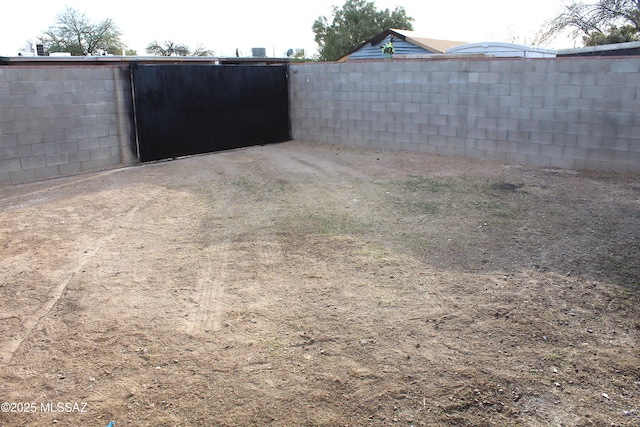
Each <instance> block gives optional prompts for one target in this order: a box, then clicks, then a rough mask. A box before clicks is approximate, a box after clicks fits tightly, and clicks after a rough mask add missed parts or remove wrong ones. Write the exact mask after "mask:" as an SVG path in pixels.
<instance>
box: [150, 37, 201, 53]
mask: <svg viewBox="0 0 640 427" xmlns="http://www.w3.org/2000/svg"><path fill="white" fill-rule="evenodd" d="M146 51H147V53H149V54H151V55H157V56H187V55H189V54H190V53H191V51H190V50H189V46H187V45H184V44H178V43H174V42H173V41H171V40H166V41H165V42H164V44H160V43H158V42H157V41H156V40H154V41H152V42H151V43H149V45H148V46H147V48H146Z"/></svg>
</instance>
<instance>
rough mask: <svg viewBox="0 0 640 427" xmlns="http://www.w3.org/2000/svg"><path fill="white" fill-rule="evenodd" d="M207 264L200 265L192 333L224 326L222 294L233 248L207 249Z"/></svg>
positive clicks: (214, 329)
mask: <svg viewBox="0 0 640 427" xmlns="http://www.w3.org/2000/svg"><path fill="white" fill-rule="evenodd" d="M205 251H206V258H205V260H204V263H205V265H204V266H202V265H200V269H199V274H198V279H197V288H196V295H195V297H194V301H195V303H196V309H195V314H194V316H192V317H191V318H192V319H194V320H193V322H191V324H190V325H189V328H188V330H189V332H191V333H192V334H200V333H206V332H210V331H219V330H220V328H221V327H222V296H223V294H224V283H225V281H226V279H227V277H228V272H227V268H228V265H229V257H230V255H229V254H230V253H231V248H230V247H229V245H222V246H221V247H218V248H214V247H208V248H206V249H205Z"/></svg>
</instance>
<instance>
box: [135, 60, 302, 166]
mask: <svg viewBox="0 0 640 427" xmlns="http://www.w3.org/2000/svg"><path fill="white" fill-rule="evenodd" d="M131 76H132V77H131V78H132V84H133V95H134V109H135V124H136V137H137V144H138V154H139V157H140V161H142V162H147V161H152V160H160V159H167V158H171V157H177V156H184V155H190V154H200V153H208V152H212V151H219V150H227V149H231V148H239V147H247V146H250V145H257V144H266V143H271V142H283V141H288V140H289V139H291V138H290V134H291V132H290V126H289V85H288V81H287V66H286V65H277V66H273V65H271V66H241V65H239V66H236V65H228V66H220V65H138V64H134V65H132V67H131Z"/></svg>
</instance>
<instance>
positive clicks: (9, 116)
mask: <svg viewBox="0 0 640 427" xmlns="http://www.w3.org/2000/svg"><path fill="white" fill-rule="evenodd" d="M131 117H132V102H131V86H130V79H129V73H128V68H127V67H113V66H100V67H94V66H90V67H87V66H84V67H56V66H36V67H34V66H31V67H29V66H25V67H22V66H7V67H0V183H3V182H25V181H31V180H35V179H41V178H49V177H55V176H64V175H72V174H76V173H81V172H87V171H95V170H100V169H105V168H109V167H113V166H115V165H121V164H131V163H135V162H136V156H135V155H134V152H133V150H134V148H133V147H135V146H134V142H133V130H132V129H133V127H132V124H133V121H132V118H131Z"/></svg>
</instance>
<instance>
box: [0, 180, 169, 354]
mask: <svg viewBox="0 0 640 427" xmlns="http://www.w3.org/2000/svg"><path fill="white" fill-rule="evenodd" d="M159 191H160V190H156V191H153V192H151V193H149V195H148V196H147V197H146V198H145V199H144V200H142V202H140V203H139V204H138V205H136V206H134V207H133V208H132V209H130V210H129V211H128V212H127V213H126V215H125V221H124V226H123V227H122V228H121V229H120V230H118V231H115V232H113V233H110V234H108V235H106V236H103V237H101V238H100V239H98V240H96V241H95V243H94V244H93V245H92V246H91V247H89V248H87V249H85V250H84V252H83V256H82V259H81V260H80V262H79V263H78V264H76V266H75V267H74V268H73V269H71V272H70V273H68V274H67V276H66V277H65V278H64V279H63V280H62V281H61V282H59V283H58V285H57V286H55V287H54V288H53V290H52V291H51V295H50V296H49V299H48V300H47V301H46V302H45V303H44V304H43V305H42V306H41V307H40V308H38V309H37V310H36V311H35V312H34V313H33V314H32V315H31V316H30V317H29V318H27V319H26V320H25V321H24V324H23V329H24V331H25V332H24V334H23V335H22V336H21V337H18V338H16V339H14V340H12V341H10V342H8V343H7V344H6V345H5V346H4V347H3V348H0V362H4V363H5V364H6V365H9V364H10V363H11V361H12V360H13V357H14V355H15V353H16V352H17V351H18V349H19V348H20V346H21V345H22V343H23V342H24V341H25V340H26V339H27V338H28V337H29V336H30V335H31V334H32V333H33V331H34V330H35V329H36V328H37V327H38V325H39V324H40V323H41V322H42V321H43V319H45V318H46V317H47V316H48V315H49V313H51V311H52V310H53V309H54V308H55V306H56V305H57V304H58V302H59V301H60V299H61V298H62V296H63V295H64V292H65V290H66V289H67V287H68V286H69V284H70V283H71V282H72V281H73V280H74V279H75V278H76V276H77V275H78V274H79V273H80V272H81V271H82V270H83V269H84V268H85V266H86V265H87V264H88V263H89V262H90V261H91V260H92V259H94V258H95V257H96V256H97V255H98V253H99V252H100V250H101V249H102V247H103V246H104V245H105V244H106V243H107V242H110V241H112V240H113V239H114V238H115V237H116V236H117V235H118V232H119V231H120V232H122V231H124V230H126V229H128V228H129V226H130V225H131V224H132V223H133V221H134V219H135V217H136V214H137V213H138V211H139V210H140V209H141V208H142V207H143V206H144V205H146V204H147V202H148V201H149V200H151V199H153V198H154V197H155V196H156V195H157V194H158V193H159ZM118 222H119V221H118V219H115V220H114V223H118Z"/></svg>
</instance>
